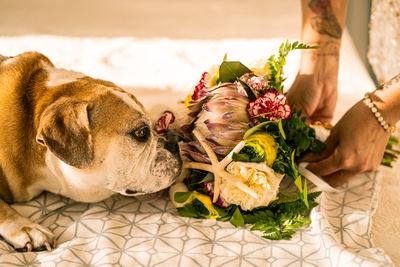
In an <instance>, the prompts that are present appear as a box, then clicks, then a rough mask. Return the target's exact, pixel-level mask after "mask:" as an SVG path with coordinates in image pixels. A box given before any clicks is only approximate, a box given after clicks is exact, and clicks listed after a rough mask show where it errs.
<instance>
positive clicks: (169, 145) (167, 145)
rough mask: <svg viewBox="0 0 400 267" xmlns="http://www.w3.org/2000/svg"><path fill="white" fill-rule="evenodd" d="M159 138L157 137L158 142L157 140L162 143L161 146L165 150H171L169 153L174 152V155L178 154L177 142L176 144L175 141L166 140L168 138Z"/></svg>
mask: <svg viewBox="0 0 400 267" xmlns="http://www.w3.org/2000/svg"><path fill="white" fill-rule="evenodd" d="M160 139H162V138H160ZM160 139H159V141H158V142H159V143H160V144H162V145H163V147H164V148H165V149H166V150H168V151H169V152H171V153H172V154H174V155H178V152H179V147H178V144H177V143H176V142H173V141H168V140H165V139H162V140H160Z"/></svg>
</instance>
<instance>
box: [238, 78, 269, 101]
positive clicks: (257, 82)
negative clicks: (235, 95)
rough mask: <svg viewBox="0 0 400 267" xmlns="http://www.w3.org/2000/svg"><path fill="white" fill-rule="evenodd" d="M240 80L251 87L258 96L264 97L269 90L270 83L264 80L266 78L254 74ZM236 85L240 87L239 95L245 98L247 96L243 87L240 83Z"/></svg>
mask: <svg viewBox="0 0 400 267" xmlns="http://www.w3.org/2000/svg"><path fill="white" fill-rule="evenodd" d="M240 80H241V81H242V82H245V83H246V84H247V85H248V86H250V88H251V89H253V91H254V92H255V93H256V94H257V95H262V94H264V93H265V92H266V91H267V90H268V89H269V85H268V81H266V80H264V77H262V76H256V75H254V74H253V73H246V74H243V75H242V77H240ZM235 84H236V85H237V87H238V90H239V93H240V94H241V95H243V96H247V93H246V91H245V90H244V88H243V85H242V84H241V83H240V82H235Z"/></svg>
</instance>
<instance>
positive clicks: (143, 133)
mask: <svg viewBox="0 0 400 267" xmlns="http://www.w3.org/2000/svg"><path fill="white" fill-rule="evenodd" d="M130 135H132V136H133V137H134V138H135V139H136V140H138V141H139V142H145V141H147V139H149V136H150V128H149V127H148V126H143V127H141V128H139V129H137V130H134V131H132V132H131V133H130Z"/></svg>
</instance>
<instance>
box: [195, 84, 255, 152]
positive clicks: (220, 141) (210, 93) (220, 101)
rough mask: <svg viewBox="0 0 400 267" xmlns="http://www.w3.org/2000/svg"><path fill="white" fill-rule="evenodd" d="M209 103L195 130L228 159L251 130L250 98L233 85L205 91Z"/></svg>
mask: <svg viewBox="0 0 400 267" xmlns="http://www.w3.org/2000/svg"><path fill="white" fill-rule="evenodd" d="M203 93H204V95H205V99H204V100H205V101H204V102H203V103H204V104H202V106H201V110H200V112H199V113H198V114H197V120H196V122H195V129H197V130H198V131H200V133H201V134H202V135H203V136H205V138H206V140H207V141H208V142H209V144H210V146H211V147H212V148H213V150H214V152H215V153H217V154H219V155H222V156H226V155H227V154H228V153H229V152H230V151H231V150H232V148H233V147H234V146H235V145H236V144H237V143H239V142H240V141H241V140H242V138H243V135H244V133H245V132H246V131H247V130H248V129H249V128H250V125H251V121H250V119H249V116H248V115H247V111H246V105H247V103H248V102H249V100H248V98H247V97H245V96H243V95H241V94H240V93H239V91H238V88H237V85H236V84H232V83H225V84H220V85H219V86H216V87H213V88H210V89H208V90H204V92H203Z"/></svg>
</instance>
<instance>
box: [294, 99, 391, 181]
mask: <svg viewBox="0 0 400 267" xmlns="http://www.w3.org/2000/svg"><path fill="white" fill-rule="evenodd" d="M389 137H390V134H389V133H387V132H385V131H384V130H383V128H382V127H381V126H380V124H379V123H378V122H377V121H376V119H375V118H374V116H373V114H372V113H371V111H370V110H369V108H368V107H367V106H366V105H365V104H364V103H363V102H362V101H360V102H358V103H357V104H355V105H354V106H353V107H352V108H351V109H350V110H349V111H347V113H346V114H345V115H344V116H343V117H342V119H340V121H339V122H338V123H337V124H336V125H335V127H334V128H333V129H332V131H331V134H330V136H329V137H328V139H327V140H326V142H325V144H326V150H325V151H324V152H323V153H322V154H319V155H318V154H307V155H305V156H304V157H303V158H302V161H306V162H311V163H310V164H309V165H308V167H307V169H309V170H310V171H312V172H314V173H315V174H317V175H319V176H322V177H323V178H324V179H325V180H326V181H327V182H328V183H329V184H330V185H332V186H340V185H342V184H344V183H345V182H347V181H348V180H349V179H351V178H352V177H353V176H355V175H357V174H359V173H362V172H366V171H373V170H376V168H378V166H379V164H380V162H381V160H382V157H383V154H384V152H385V148H386V144H387V142H388V140H389Z"/></svg>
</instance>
